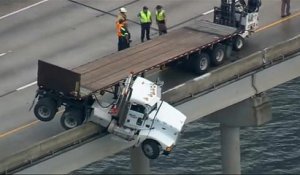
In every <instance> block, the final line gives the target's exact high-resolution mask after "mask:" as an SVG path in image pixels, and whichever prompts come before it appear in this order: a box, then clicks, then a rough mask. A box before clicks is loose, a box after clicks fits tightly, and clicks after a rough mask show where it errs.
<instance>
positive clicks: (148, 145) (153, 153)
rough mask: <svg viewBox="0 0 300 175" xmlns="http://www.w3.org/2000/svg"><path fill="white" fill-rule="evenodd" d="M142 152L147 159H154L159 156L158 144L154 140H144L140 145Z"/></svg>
mask: <svg viewBox="0 0 300 175" xmlns="http://www.w3.org/2000/svg"><path fill="white" fill-rule="evenodd" d="M142 150H143V152H144V154H145V156H146V157H148V158H149V159H156V158H158V156H159V152H160V149H159V144H158V143H157V142H156V141H154V140H145V141H144V142H143V143H142Z"/></svg>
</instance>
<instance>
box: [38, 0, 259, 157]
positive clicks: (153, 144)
mask: <svg viewBox="0 0 300 175" xmlns="http://www.w3.org/2000/svg"><path fill="white" fill-rule="evenodd" d="M257 27H258V11H253V10H252V11H251V12H250V11H249V10H248V9H247V7H246V6H243V5H241V4H240V3H239V1H235V0H221V6H220V7H215V8H214V20H213V22H210V21H197V22H195V23H194V24H191V25H189V26H185V27H182V28H180V29H176V30H173V31H171V32H169V33H168V34H165V35H163V36H160V37H157V38H154V39H153V40H150V41H147V42H145V43H141V44H138V45H135V46H133V47H131V48H128V49H126V50H122V51H119V52H117V53H114V54H111V55H107V56H104V57H102V58H99V59H96V60H94V61H91V62H88V63H86V64H83V65H81V66H78V67H76V68H74V69H71V70H69V69H65V68H62V67H59V66H56V65H53V64H50V63H47V62H45V61H42V60H39V62H38V76H37V85H38V89H37V93H36V96H35V99H38V100H37V102H36V104H35V100H34V103H33V106H34V114H35V116H36V117H37V118H38V119H39V120H41V121H45V122H47V121H51V120H52V119H53V118H54V116H55V115H56V113H57V112H58V111H59V109H61V110H62V111H64V112H63V114H62V116H61V119H60V121H61V125H62V126H63V127H64V128H65V129H72V128H75V127H77V126H79V125H81V124H83V123H85V122H87V121H93V122H96V123H98V124H99V125H100V126H102V127H104V128H106V130H107V131H108V132H110V133H112V134H114V135H116V136H119V137H121V138H123V139H125V140H136V143H137V145H139V144H141V145H142V148H143V151H144V153H145V155H146V156H147V157H148V158H150V159H155V158H157V157H158V155H159V154H160V153H165V154H168V153H169V152H170V151H171V150H172V148H173V147H174V145H175V143H176V141H177V138H178V135H179V133H180V132H181V130H182V127H183V124H184V122H185V120H186V116H184V115H183V114H182V113H180V112H179V111H178V110H176V109H175V108H174V107H172V106H171V105H169V104H168V103H167V102H164V101H162V100H161V88H160V86H159V85H158V84H159V82H158V84H155V83H153V82H151V81H149V80H147V79H145V78H143V77H141V76H140V75H143V74H144V73H145V72H147V71H149V70H152V69H155V68H160V67H162V66H165V65H169V64H170V63H176V64H183V65H185V67H188V70H190V71H192V72H194V73H197V74H199V75H201V74H204V73H206V72H207V71H208V68H209V67H210V66H219V65H221V64H223V62H224V60H225V59H226V58H227V57H229V56H230V54H231V52H232V50H236V51H239V50H241V49H242V48H243V46H244V39H245V38H246V37H249V36H250V35H251V34H252V33H253V32H254V31H255V29H256V28H257ZM129 72H133V73H132V74H130V76H129V77H128V73H129ZM116 86H119V87H121V90H119V92H118V98H117V99H116V100H114V99H112V98H111V99H109V100H107V99H106V100H105V98H104V96H105V95H104V94H106V93H113V90H112V89H113V88H114V87H116ZM109 101H111V102H109ZM34 104H35V105H34Z"/></svg>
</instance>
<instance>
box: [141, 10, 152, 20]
mask: <svg viewBox="0 0 300 175" xmlns="http://www.w3.org/2000/svg"><path fill="white" fill-rule="evenodd" d="M140 20H141V23H148V22H151V12H150V11H149V10H148V11H147V14H145V13H144V11H141V12H140Z"/></svg>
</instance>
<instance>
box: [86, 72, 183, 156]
mask: <svg viewBox="0 0 300 175" xmlns="http://www.w3.org/2000/svg"><path fill="white" fill-rule="evenodd" d="M132 82H133V83H132ZM125 86H127V87H124V89H127V90H128V91H126V90H125V91H124V89H123V93H122V94H121V95H120V96H119V99H118V102H117V105H113V106H112V107H111V108H109V109H105V108H103V107H101V106H100V105H99V104H98V103H97V102H95V103H94V104H93V106H92V107H93V113H92V116H93V117H96V118H97V119H98V120H97V121H98V122H97V123H99V124H100V125H101V126H103V127H107V128H108V132H109V133H112V134H114V135H117V136H119V137H121V138H123V139H125V140H128V141H131V140H135V141H136V143H135V146H141V148H142V150H143V152H144V154H145V156H146V157H148V158H149V159H156V158H157V157H158V156H159V155H160V154H161V153H164V154H168V153H170V152H171V150H172V148H173V147H174V146H175V144H176V142H177V139H178V136H179V134H180V132H181V130H182V127H183V125H184V122H185V120H186V116H185V115H184V114H182V113H181V112H180V111H178V110H177V109H176V108H174V107H172V106H171V105H169V104H168V103H167V102H164V101H162V100H161V87H160V86H158V85H156V84H155V83H153V82H151V81H149V80H147V79H145V78H142V77H137V78H136V79H135V80H132V78H131V77H129V78H128V79H127V81H126V83H125ZM122 99H123V101H124V102H123V103H122V102H120V101H122ZM124 99H125V100H124ZM116 111H117V113H118V114H116V113H115V112H116ZM94 121H96V120H94Z"/></svg>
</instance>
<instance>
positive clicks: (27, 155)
mask: <svg viewBox="0 0 300 175" xmlns="http://www.w3.org/2000/svg"><path fill="white" fill-rule="evenodd" d="M100 131H101V129H100V127H99V126H97V125H95V124H93V123H91V122H88V123H87V124H85V125H82V126H80V127H78V128H74V129H71V130H68V131H65V132H63V133H61V134H58V135H56V136H53V137H50V138H48V139H46V140H43V141H41V142H39V143H36V144H34V145H32V146H31V147H29V148H27V149H24V150H22V151H20V152H17V153H15V154H13V155H11V156H8V157H6V158H4V159H2V160H0V173H5V172H7V171H9V170H12V169H14V168H17V167H19V166H21V165H24V164H28V163H30V162H32V161H33V160H35V159H38V158H41V157H43V156H46V155H49V154H51V153H53V152H56V151H58V150H60V149H61V148H64V147H66V146H69V145H71V144H73V143H76V142H79V141H80V140H83V139H86V138H88V137H90V136H92V135H96V134H98V133H99V132H100Z"/></svg>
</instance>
